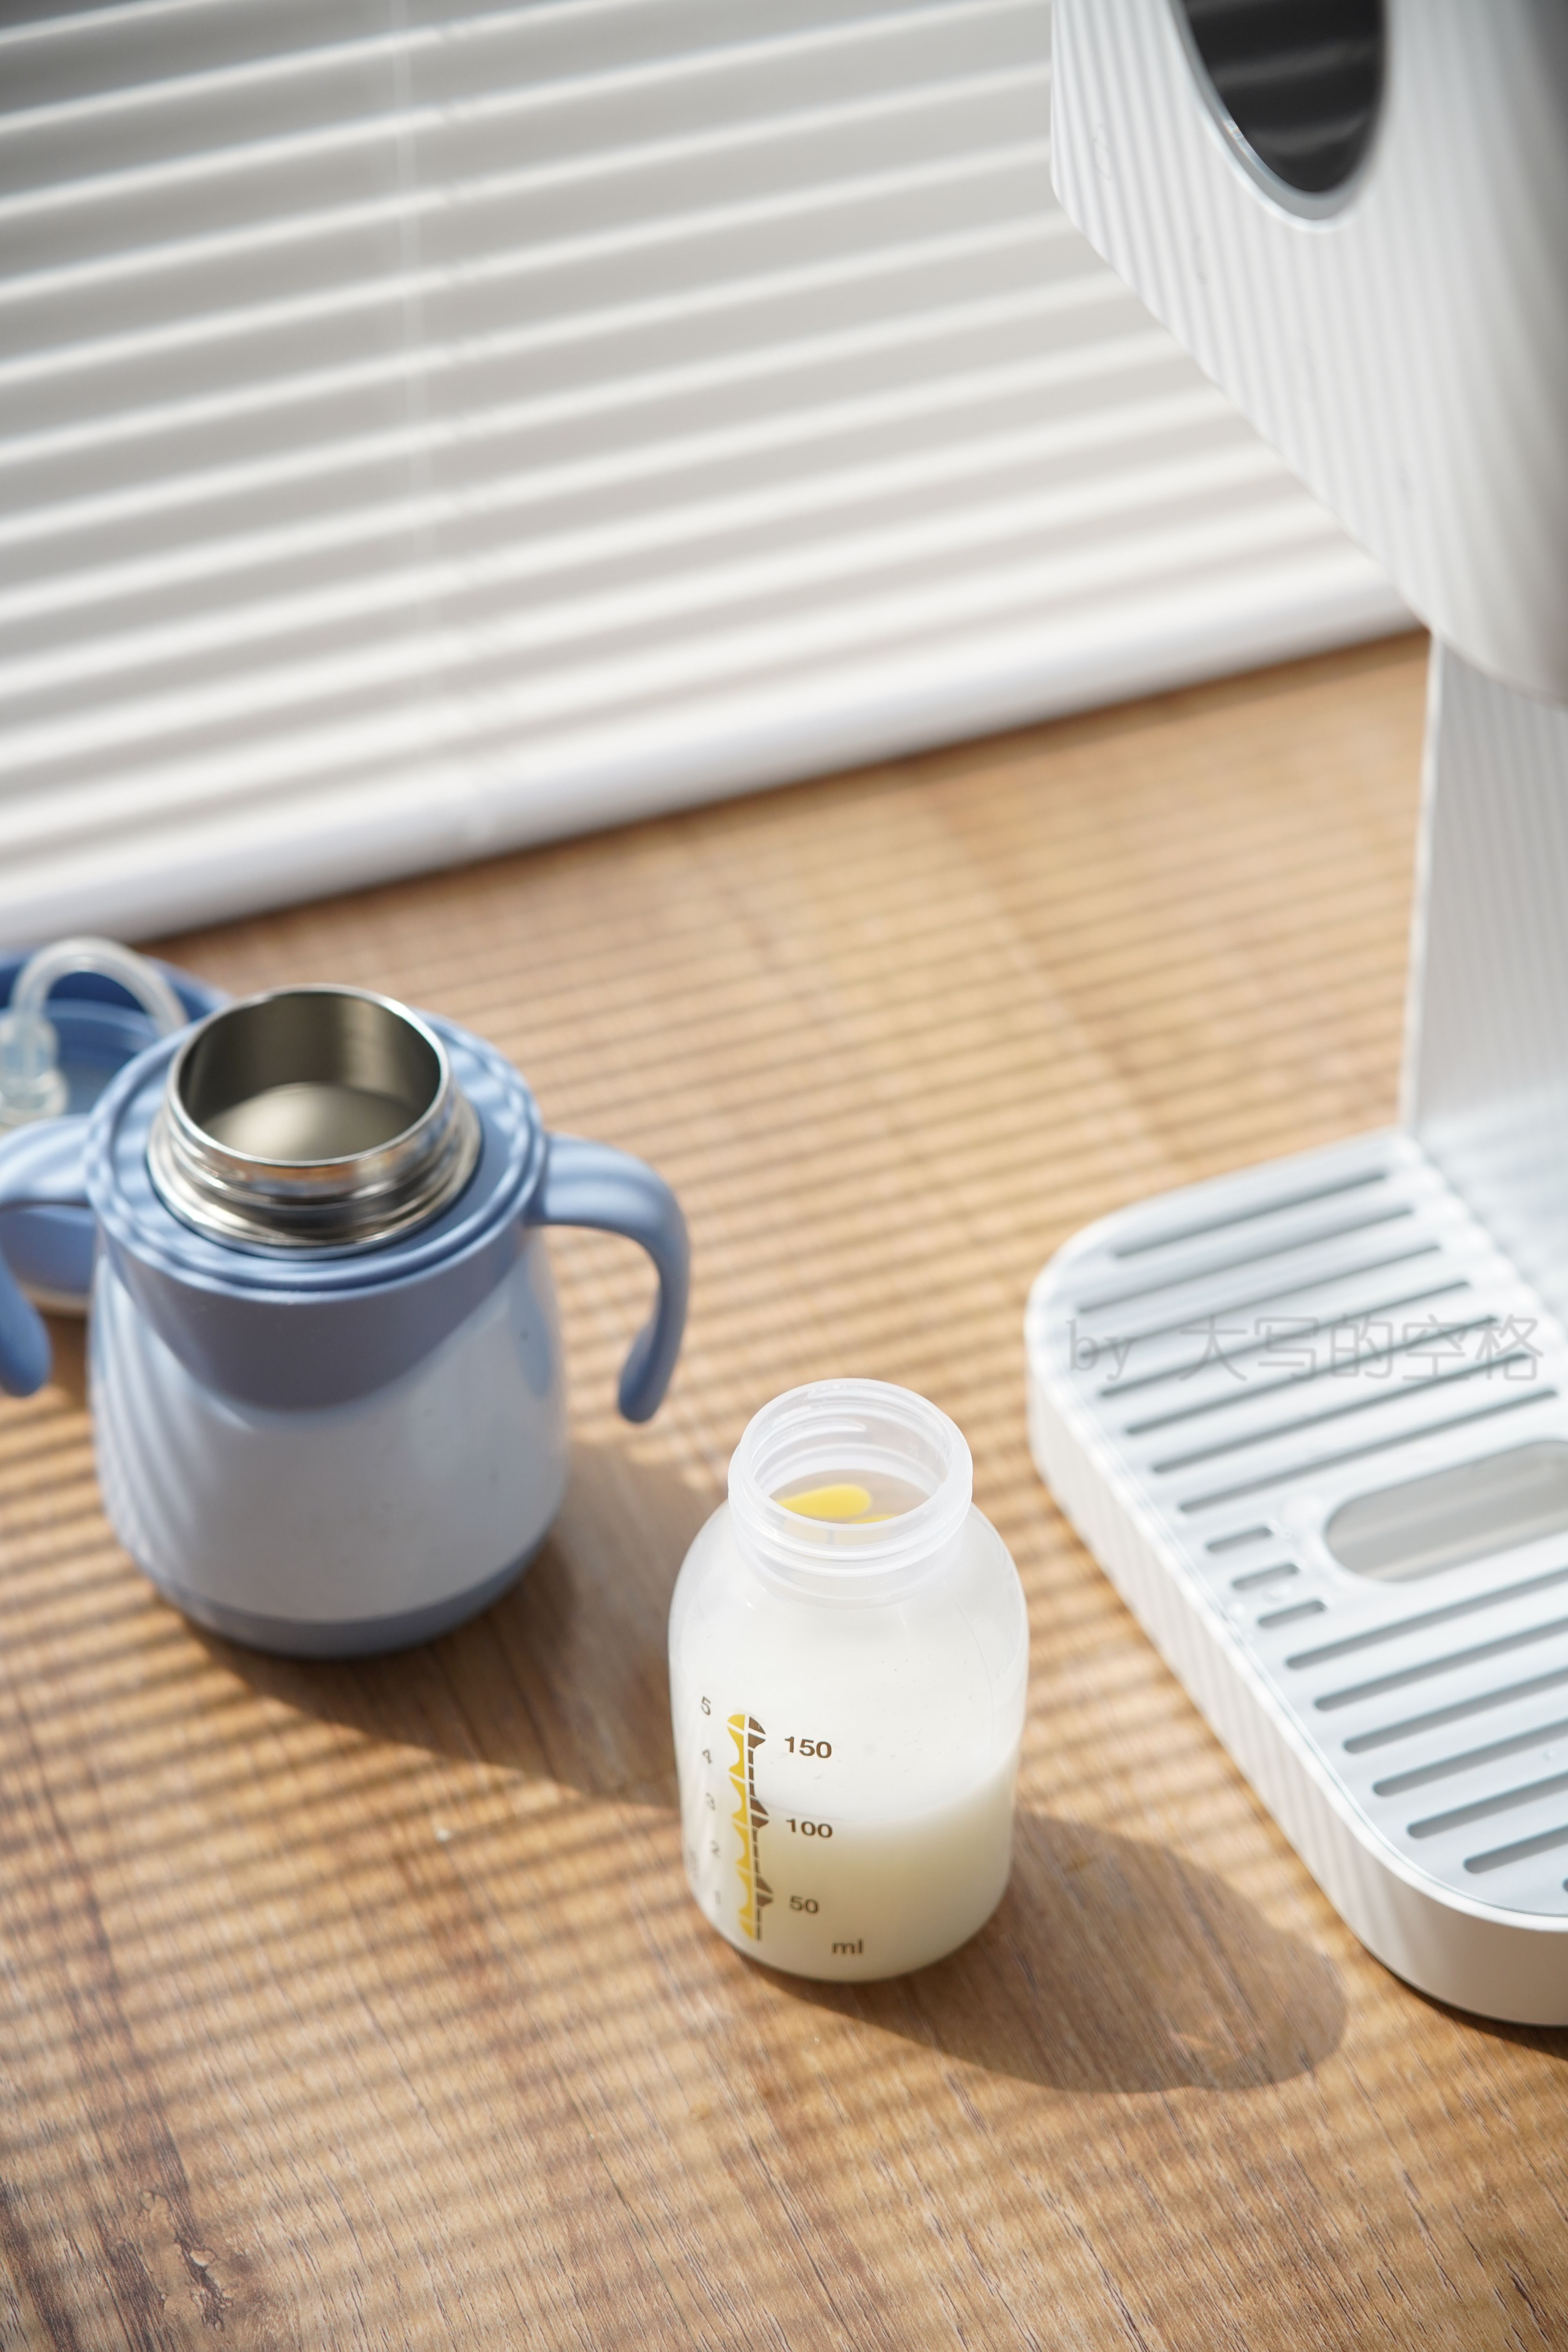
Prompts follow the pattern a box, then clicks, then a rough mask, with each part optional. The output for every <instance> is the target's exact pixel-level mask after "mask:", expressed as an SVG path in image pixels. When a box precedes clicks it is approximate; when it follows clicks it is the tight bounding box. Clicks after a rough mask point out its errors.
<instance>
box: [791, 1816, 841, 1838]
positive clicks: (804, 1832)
mask: <svg viewBox="0 0 1568 2352" xmlns="http://www.w3.org/2000/svg"><path fill="white" fill-rule="evenodd" d="M785 1819H786V1820H787V1821H788V1822H789V1825H790V1827H791V1829H792V1830H794V1831H795V1834H796V1836H797V1837H819V1838H830V1837H831V1836H832V1835H833V1823H832V1822H803V1821H797V1820H796V1818H795V1815H794V1814H793V1813H790V1814H786V1816H785Z"/></svg>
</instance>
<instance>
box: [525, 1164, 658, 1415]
mask: <svg viewBox="0 0 1568 2352" xmlns="http://www.w3.org/2000/svg"><path fill="white" fill-rule="evenodd" d="M528 1222H529V1223H530V1224H531V1225H587V1226H589V1227H591V1228H592V1229H593V1231H595V1233H601V1234H625V1236H626V1239H627V1241H633V1242H639V1243H640V1244H642V1246H643V1248H644V1249H645V1250H647V1254H648V1255H649V1257H651V1258H652V1260H653V1262H654V1265H655V1268H656V1269H657V1271H658V1303H657V1305H656V1306H655V1307H654V1311H653V1313H652V1315H651V1316H650V1318H648V1320H647V1323H646V1324H645V1325H644V1326H643V1328H642V1329H641V1330H640V1331H639V1332H638V1333H637V1338H636V1339H634V1340H633V1342H632V1348H631V1353H630V1354H629V1355H628V1356H627V1358H626V1362H625V1363H624V1364H623V1365H622V1367H621V1387H620V1400H619V1402H620V1408H621V1411H622V1412H623V1413H624V1414H625V1416H626V1420H627V1421H650V1420H651V1419H652V1417H653V1415H654V1414H655V1413H656V1412H658V1408H659V1406H660V1405H661V1404H662V1402H664V1392H665V1391H666V1389H667V1388H668V1386H669V1376H670V1374H671V1373H672V1372H673V1371H674V1370H675V1360H676V1358H677V1357H678V1356H679V1353H680V1341H681V1337H682V1334H683V1333H684V1331H685V1329H686V1301H687V1296H688V1293H689V1288H690V1281H691V1250H690V1244H689V1242H688V1240H687V1234H686V1219H685V1218H684V1217H683V1216H682V1215H681V1213H680V1203H679V1201H678V1200H677V1199H676V1197H675V1195H674V1193H673V1192H671V1191H670V1189H669V1186H668V1184H667V1183H666V1182H665V1181H664V1179H663V1177H662V1176H659V1175H657V1174H656V1173H655V1171H653V1170H652V1169H651V1168H650V1167H648V1165H647V1162H646V1161H645V1160H634V1159H633V1158H632V1157H631V1155H630V1153H629V1152H625V1151H616V1150H615V1149H614V1148H613V1147H612V1146H611V1145H610V1144H607V1143H585V1142H584V1141H583V1139H581V1138H580V1137H578V1136H575V1135H552V1137H551V1138H550V1140H549V1144H548V1147H547V1155H546V1159H545V1162H544V1179H543V1181H542V1183H541V1185H540V1187H539V1189H538V1191H537V1192H535V1194H534V1196H533V1199H532V1202H531V1204H530V1206H529V1210H528Z"/></svg>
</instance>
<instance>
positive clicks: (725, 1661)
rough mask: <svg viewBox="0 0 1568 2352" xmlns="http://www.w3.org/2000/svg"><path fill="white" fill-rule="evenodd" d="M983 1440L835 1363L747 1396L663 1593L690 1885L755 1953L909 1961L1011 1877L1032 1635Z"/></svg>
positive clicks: (782, 1964) (965, 1930)
mask: <svg viewBox="0 0 1568 2352" xmlns="http://www.w3.org/2000/svg"><path fill="white" fill-rule="evenodd" d="M972 1484H973V1471H972V1465H971V1462H970V1456H969V1449H968V1447H967V1446H966V1445H965V1444H964V1442H963V1437H962V1435H961V1434H960V1433H959V1431H958V1430H957V1429H956V1428H955V1427H954V1425H953V1423H952V1422H951V1421H949V1420H948V1418H947V1416H946V1415H945V1414H944V1413H942V1412H939V1411H938V1410H937V1408H936V1407H935V1406H934V1405H931V1404H930V1403H928V1402H926V1401H925V1399H924V1398H921V1397H918V1396H915V1395H914V1394H912V1393H911V1392H910V1391H909V1390H907V1389H898V1388H891V1387H889V1386H886V1385H885V1384H883V1383H882V1382H879V1381H819V1382H816V1384H814V1385H813V1386H811V1387H809V1388H805V1389H796V1390H794V1391H790V1392H789V1393H788V1394H787V1395H784V1396H782V1397H779V1398H776V1399H775V1400H774V1402H773V1403H772V1404H770V1405H767V1406H764V1408H763V1411H762V1412H760V1413H758V1414H757V1416H756V1418H755V1419H754V1420H753V1421H752V1423H751V1425H750V1427H749V1428H748V1429H747V1431H746V1433H745V1434H744V1436H743V1437H742V1441H741V1444H740V1446H739V1448H738V1449H737V1451H736V1454H735V1457H734V1460H733V1461H732V1463H731V1466H730V1499H729V1501H728V1503H727V1504H724V1505H722V1506H721V1507H720V1509H719V1510H718V1511H716V1512H715V1513H714V1515H713V1517H712V1518H710V1520H709V1522H708V1524H707V1526H706V1527H705V1528H703V1529H702V1530H701V1532H700V1534H699V1536H698V1538H697V1539H696V1541H695V1542H694V1543H693V1545H692V1547H691V1549H690V1551H689V1553H688V1555H687V1559H686V1562H685V1565H684V1567H683V1568H682V1570H681V1572H680V1578H679V1582H678V1584H677V1586H676V1591H675V1598H674V1601H673V1603H672V1605H671V1610H670V1627H669V1656H670V1688H671V1703H672V1707H673V1712H674V1725H675V1743H676V1757H677V1763H678V1769H679V1778H680V1794H681V1821H682V1830H683V1841H684V1847H685V1857H686V1868H687V1874H688V1877H689V1881H690V1885H691V1890H692V1893H693V1895H695V1896H696V1899H697V1901H698V1902H699V1904H700V1906H701V1907H702V1909H703V1910H704V1912H705V1913H706V1914H707V1916H708V1917H709V1918H710V1920H711V1921H712V1922H713V1924H714V1926H715V1927H717V1928H718V1929H719V1931H720V1933H721V1935H723V1936H726V1937H728V1938H729V1940H730V1941H731V1943H732V1944H734V1945H735V1946H736V1947H737V1948H739V1949H740V1950H742V1951H743V1952H746V1953H749V1954H750V1955H751V1956H752V1958H756V1959H762V1960H766V1961H768V1962H769V1963H770V1964H771V1965H772V1966H773V1967H774V1968H780V1969H790V1970H793V1971H794V1972H795V1973H796V1974H799V1975H803V1976H813V1977H831V1978H869V1977H885V1976H896V1975H899V1974H901V1973H902V1972H903V1971H904V1970H905V1969H915V1968H921V1967H923V1966H924V1965H925V1964H926V1963H927V1962H928V1961H931V1960H934V1959H938V1958H941V1957H942V1954H943V1953H945V1952H950V1951H952V1949H953V1948H955V1946H957V1945H959V1944H961V1943H963V1942H964V1940H965V1939H966V1938H967V1937H970V1936H972V1935H973V1933H974V1931H975V1929H976V1928H977V1927H980V1926H981V1925H982V1923H983V1922H984V1920H985V1919H986V1918H987V1917H989V1916H990V1914H991V1912H992V1911H993V1910H994V1908H995V1906H996V1905H997V1903H998V1902H999V1900H1000V1899H1001V1895H1002V1892H1003V1889H1004V1887H1005V1885H1006V1882H1007V1871H1008V1864H1009V1860H1010V1855H1011V1846H1012V1829H1013V1784H1014V1777H1015V1772H1016V1762H1017V1750H1018V1738H1019V1733H1020V1730H1021V1728H1022V1724H1023V1716H1024V1700H1025V1685H1026V1676H1027V1668H1028V1627H1027V1622H1026V1615H1025V1610H1024V1600H1023V1594H1022V1591H1021V1590H1020V1588H1019V1584H1018V1579H1017V1574H1016V1570H1015V1569H1014V1566H1013V1562H1012V1559H1011V1558H1010V1556H1009V1554H1008V1552H1007V1549H1006V1547H1005V1544H1004V1543H1003V1542H1002V1539H1001V1538H1000V1537H999V1536H998V1535H997V1534H996V1532H995V1529H994V1528H993V1527H992V1526H991V1525H990V1523H989V1521H988V1520H986V1519H985V1518H984V1517H982V1515H981V1514H980V1512H979V1511H977V1510H976V1509H975V1508H974V1507H973V1502H972V1500H971V1491H972Z"/></svg>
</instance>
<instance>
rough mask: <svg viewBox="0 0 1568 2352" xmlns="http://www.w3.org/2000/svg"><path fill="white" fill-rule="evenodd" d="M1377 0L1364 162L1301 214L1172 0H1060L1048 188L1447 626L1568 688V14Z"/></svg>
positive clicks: (1501, 662)
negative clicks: (1198, 62) (1374, 74)
mask: <svg viewBox="0 0 1568 2352" xmlns="http://www.w3.org/2000/svg"><path fill="white" fill-rule="evenodd" d="M1210 13H1211V15H1212V14H1218V15H1222V16H1223V15H1224V14H1226V11H1224V10H1223V9H1222V10H1220V11H1211V12H1210ZM1233 13H1235V14H1240V13H1242V12H1239V11H1237V12H1233ZM1271 13H1272V12H1270V11H1268V10H1265V9H1257V10H1255V11H1254V16H1255V20H1256V21H1257V22H1258V24H1260V25H1261V24H1262V23H1264V22H1265V21H1266V20H1267V18H1268V16H1269V15H1270V14H1271ZM1380 13H1381V14H1382V16H1384V22H1385V25H1386V72H1385V76H1384V97H1383V102H1382V106H1381V110H1380V113H1379V118H1378V121H1377V124H1376V127H1375V131H1374V133H1373V142H1372V147H1371V151H1370V153H1369V155H1368V159H1367V162H1366V164H1365V167H1364V169H1363V172H1362V173H1361V174H1360V175H1359V176H1358V177H1357V178H1356V179H1355V181H1354V182H1353V184H1352V185H1351V186H1350V187H1349V188H1348V189H1347V190H1346V192H1345V196H1344V201H1343V203H1342V204H1341V205H1338V206H1337V208H1331V209H1329V210H1327V211H1323V210H1316V211H1314V212H1313V214H1312V215H1310V216H1306V217H1304V216H1303V215H1301V214H1300V212H1298V211H1297V210H1295V209H1293V207H1292V205H1291V204H1290V203H1289V201H1288V200H1287V197H1286V192H1283V191H1282V190H1281V186H1280V184H1279V182H1278V181H1275V182H1274V183H1273V185H1272V189H1267V188H1266V187H1265V186H1264V185H1263V184H1262V182H1263V180H1264V179H1265V177H1266V176H1267V175H1266V174H1264V173H1261V172H1254V171H1251V170H1249V169H1248V168H1247V165H1246V163H1244V162H1243V160H1242V157H1241V156H1240V155H1239V154H1238V153H1237V147H1238V146H1240V145H1242V144H1244V142H1242V141H1241V138H1240V134H1239V132H1237V133H1235V135H1234V137H1233V136H1227V134H1226V131H1224V130H1222V128H1221V125H1220V123H1219V121H1216V119H1215V108H1214V107H1213V106H1212V105H1211V104H1210V103H1209V101H1208V99H1207V98H1206V97H1205V93H1204V89H1203V87H1202V85H1201V84H1200V81H1199V79H1198V73H1197V71H1196V70H1194V61H1193V59H1192V58H1190V57H1189V54H1188V48H1187V45H1186V43H1185V42H1184V38H1183V36H1182V27H1181V20H1180V15H1179V11H1178V7H1177V6H1176V5H1173V0H1061V5H1059V6H1058V36H1057V37H1058V45H1059V47H1060V57H1061V72H1060V76H1059V79H1058V89H1057V93H1056V98H1057V108H1056V137H1057V143H1058V152H1057V155H1056V159H1055V163H1056V177H1057V184H1058V187H1059V188H1060V190H1061V191H1062V194H1063V197H1064V199H1065V201H1066V203H1067V205H1068V211H1069V212H1070V214H1071V215H1072V217H1073V219H1074V220H1076V221H1077V222H1078V223H1079V225H1080V226H1081V227H1082V228H1083V229H1084V230H1085V232H1086V234H1087V235H1088V236H1089V237H1090V238H1091V239H1092V241H1093V243H1094V246H1095V247H1096V249H1097V250H1098V251H1099V252H1100V253H1103V254H1104V255H1105V256H1106V257H1107V258H1108V259H1109V260H1110V261H1111V262H1112V263H1113V264H1114V265H1115V267H1116V268H1117V269H1118V270H1119V271H1120V272H1121V275H1122V277H1123V278H1126V280H1127V282H1128V283H1129V285H1131V286H1135V287H1136V288H1137V289H1138V291H1139V292H1140V294H1142V297H1143V299H1144V300H1145V301H1146V302H1147V303H1148V304H1149V306H1150V309H1151V310H1152V311H1153V312H1154V314H1155V316H1156V317H1157V318H1160V319H1163V320H1165V321H1166V323H1167V324H1168V325H1169V326H1170V327H1171V328H1172V330H1173V332H1174V333H1175V335H1176V337H1177V338H1178V340H1179V341H1180V342H1181V345H1182V348H1183V349H1184V351H1190V352H1193V353H1194V356H1195V357H1196V358H1197V359H1198V360H1199V361H1200V362H1201V363H1202V364H1203V366H1204V367H1205V369H1206V370H1207V371H1208V373H1210V374H1211V375H1212V376H1213V377H1214V379H1215V382H1216V383H1220V384H1223V385H1224V386H1225V388H1226V391H1227V392H1228V393H1229V394H1231V396H1232V398H1233V399H1234V400H1235V401H1236V402H1237V405H1238V406H1239V407H1240V409H1241V410H1242V412H1243V414H1244V415H1247V416H1249V417H1250V418H1251V419H1252V420H1253V422H1254V423H1255V424H1256V425H1258V428H1259V430H1260V431H1261V432H1262V433H1264V434H1266V435H1267V436H1268V440H1269V442H1270V443H1271V444H1272V445H1273V446H1275V447H1276V448H1278V449H1279V450H1280V451H1282V452H1283V454H1284V456H1285V457H1287V458H1288V459H1289V463H1290V465H1291V467H1293V468H1294V470H1295V471H1296V472H1297V473H1298V474H1300V477H1301V478H1302V479H1303V480H1304V481H1306V482H1310V484H1311V485H1312V487H1313V488H1315V489H1316V490H1317V491H1318V492H1319V494H1320V495H1321V497H1322V498H1323V499H1325V500H1326V501H1327V503H1328V505H1329V507H1330V508H1331V510H1332V511H1333V512H1334V513H1335V514H1336V515H1339V516H1340V517H1342V520H1344V522H1345V524H1346V525H1347V527H1348V528H1349V529H1350V530H1352V531H1353V532H1354V533H1355V535H1356V537H1357V539H1358V540H1359V541H1361V542H1362V543H1363V545H1364V546H1366V547H1369V548H1371V549H1372V550H1373V551H1374V552H1375V553H1376V554H1377V556H1378V557H1379V558H1380V560H1381V561H1382V562H1384V563H1386V564H1387V565H1388V568H1389V571H1390V572H1391V573H1392V574H1393V577H1394V580H1395V581H1396V582H1397V583H1398V584H1399V586H1400V588H1401V590H1402V592H1403V593H1404V594H1405V596H1406V597H1407V598H1408V599H1409V601H1410V603H1411V604H1412V605H1413V606H1414V607H1415V610H1416V611H1417V612H1418V613H1419V614H1421V617H1422V618H1423V620H1425V621H1426V623H1427V624H1428V625H1429V626H1430V627H1431V628H1432V629H1433V631H1434V632H1435V634H1436V635H1438V636H1439V637H1441V638H1443V639H1444V641H1445V642H1446V643H1447V644H1449V645H1452V646H1456V647H1458V650H1459V652H1461V653H1462V654H1463V655H1464V656H1465V658H1466V659H1467V660H1468V661H1469V662H1471V663H1473V664H1474V665H1475V666H1476V667H1478V668H1480V669H1483V670H1485V671H1487V672H1488V673H1489V674H1490V675H1492V676H1495V677H1500V678H1504V679H1507V680H1508V682H1509V683H1510V685H1512V686H1515V687H1518V688H1522V689H1523V690H1524V691H1525V692H1527V693H1531V694H1536V695H1540V696H1542V698H1545V699H1548V700H1552V701H1555V702H1560V703H1561V702H1568V632H1565V631H1564V628H1563V611H1564V608H1565V606H1568V425H1565V423H1564V418H1565V414H1568V408H1565V395H1568V10H1564V9H1563V7H1562V6H1560V5H1546V6H1542V5H1539V0H1486V5H1484V6H1483V5H1477V0H1386V5H1385V7H1384V9H1383V10H1382V11H1380ZM1299 21H1300V20H1299V19H1297V18H1295V17H1293V16H1290V15H1289V12H1283V11H1282V12H1279V23H1280V25H1281V26H1283V27H1285V28H1286V29H1287V31H1288V29H1289V27H1290V26H1292V25H1294V24H1297V23H1298V22H1299Z"/></svg>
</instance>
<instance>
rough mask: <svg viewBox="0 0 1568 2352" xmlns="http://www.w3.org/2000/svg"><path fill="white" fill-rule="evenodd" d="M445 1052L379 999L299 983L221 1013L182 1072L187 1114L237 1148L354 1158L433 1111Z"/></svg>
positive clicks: (284, 1158)
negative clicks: (294, 987) (291, 987)
mask: <svg viewBox="0 0 1568 2352" xmlns="http://www.w3.org/2000/svg"><path fill="white" fill-rule="evenodd" d="M442 1075H443V1074H442V1066H441V1060H440V1056H439V1055H438V1054H437V1052H436V1050H435V1048H434V1047H433V1045H431V1043H430V1040H429V1039H428V1038H427V1037H426V1036H425V1035H423V1034H422V1033H421V1032H420V1030H419V1029H418V1028H416V1026H415V1024H414V1023H413V1022H411V1021H409V1020H407V1019H406V1018H405V1016H404V1015H403V1014H402V1013H399V1012H398V1011H397V1010H396V1008H395V1007H394V1006H393V1005H391V1004H388V1003H383V1002H380V1001H378V1000H377V999H376V998H374V997H369V996H359V995H355V994H353V993H352V992H349V991H347V990H345V991H343V992H342V993H339V992H336V991H334V990H331V989H299V990H290V991H289V992H284V993H280V994H279V995H275V996H270V997H267V998H265V999H263V1000H262V1001H261V1002H259V1003H252V1004H239V1005H236V1006H235V1007H234V1009H233V1011H232V1012H228V1013H219V1014H218V1015H217V1016H216V1019H215V1020H213V1021H211V1022H210V1023H209V1024H207V1026H206V1028H205V1030H204V1031H203V1032H202V1034H200V1036H198V1037H197V1038H195V1040H194V1041H193V1043H192V1045H191V1048H190V1050H189V1052H188V1053H187V1055H186V1056H185V1059H184V1066H183V1067H182V1069H181V1071H180V1081H179V1086H180V1102H181V1106H182V1108H183V1109H184V1112H185V1115H186V1117H187V1118H190V1119H191V1120H192V1122H193V1123H194V1124H195V1126H196V1127H198V1128H200V1129H202V1131H203V1133H204V1134H206V1135H209V1136H211V1137H212V1139H213V1140H214V1141H215V1142H216V1143H219V1144H221V1145H222V1146H223V1147H224V1149H225V1150H227V1151H231V1152H235V1153H237V1154H239V1155H240V1156H242V1157H243V1158H245V1159H247V1160H266V1161H271V1162H274V1163H278V1164H283V1165H290V1164H292V1165H304V1164H320V1163H321V1161H324V1160H347V1159H351V1158H353V1156H354V1155H355V1154H356V1153H358V1152H362V1151H374V1150H378V1149H379V1148H380V1146H382V1145H383V1144H386V1143H391V1142H392V1141H394V1140H395V1138H397V1137H398V1136H400V1135H403V1134H405V1132H406V1131H407V1129H409V1128H411V1127H413V1126H415V1125H416V1122H417V1121H418V1120H419V1119H421V1118H424V1117H425V1115H426V1112H427V1111H428V1110H429V1109H430V1108H431V1106H432V1105H433V1104H434V1102H435V1101H436V1098H437V1095H438V1093H439V1091H440V1087H441V1082H442Z"/></svg>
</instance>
